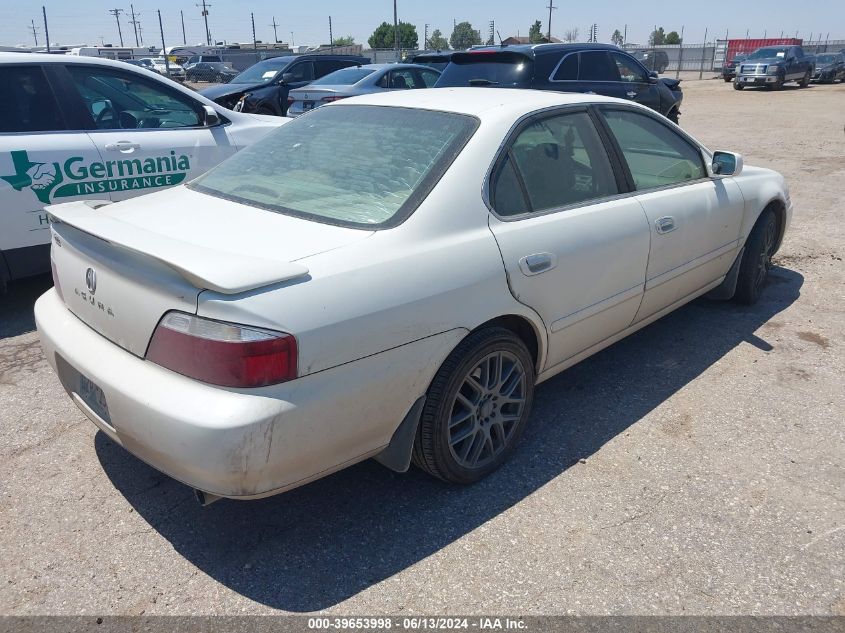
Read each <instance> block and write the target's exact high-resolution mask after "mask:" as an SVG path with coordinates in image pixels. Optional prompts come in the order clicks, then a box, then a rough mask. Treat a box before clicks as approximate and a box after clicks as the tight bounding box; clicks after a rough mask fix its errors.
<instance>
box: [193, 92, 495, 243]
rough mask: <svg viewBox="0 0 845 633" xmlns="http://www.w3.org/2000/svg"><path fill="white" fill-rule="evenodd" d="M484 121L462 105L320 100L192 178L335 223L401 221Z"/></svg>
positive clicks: (251, 201)
mask: <svg viewBox="0 0 845 633" xmlns="http://www.w3.org/2000/svg"><path fill="white" fill-rule="evenodd" d="M477 125H478V123H477V120H476V119H475V118H474V117H470V116H466V115H463V114H454V113H446V112H433V111H429V110H416V109H412V108H398V107H379V106H355V105H353V106H329V107H324V108H319V109H317V110H314V111H313V112H311V113H309V114H308V115H306V116H303V117H299V118H296V119H294V120H293V121H291V122H289V123H286V124H285V125H283V126H281V127H280V128H279V129H278V130H277V131H275V132H273V133H272V134H270V135H268V136H267V137H265V138H264V139H262V140H261V141H259V142H258V143H255V144H254V145H251V146H250V147H247V148H246V149H243V150H241V151H240V152H238V153H237V154H235V155H234V156H232V157H231V158H229V159H228V160H225V161H223V162H222V163H220V165H218V166H217V167H215V168H214V169H212V170H211V171H209V172H207V173H206V174H205V175H204V176H200V177H199V178H198V179H197V180H195V181H194V182H193V183H191V185H189V186H190V187H191V188H194V189H196V190H197V191H201V192H203V193H207V194H209V195H212V196H218V197H221V198H225V199H227V200H234V201H235V202H241V203H243V204H247V205H250V206H254V207H259V208H262V209H266V210H268V211H272V212H275V213H283V214H286V215H295V216H299V217H304V218H306V219H312V220H317V221H319V222H326V223H329V224H339V225H342V226H354V227H361V228H364V227H366V228H372V227H378V226H380V227H387V226H393V225H395V224H398V223H399V222H401V221H402V220H403V219H404V218H405V217H407V216H408V215H409V214H410V213H412V212H413V210H414V209H415V208H416V207H417V205H419V203H420V202H422V200H424V199H425V197H426V196H427V195H428V193H429V191H430V190H431V188H432V187H433V186H434V184H435V183H436V182H437V180H439V178H440V177H441V176H442V175H443V173H444V172H445V171H446V169H447V168H448V167H449V165H450V164H451V162H452V160H454V158H455V157H456V156H457V155H458V153H460V151H461V149H462V148H463V145H464V143H466V141H467V140H468V139H469V137H470V136H471V135H472V133H473V132H474V131H475V128H476V127H477Z"/></svg>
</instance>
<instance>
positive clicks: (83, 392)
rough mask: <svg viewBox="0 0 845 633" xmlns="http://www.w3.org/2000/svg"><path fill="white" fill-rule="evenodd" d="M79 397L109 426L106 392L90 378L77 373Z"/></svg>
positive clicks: (109, 417) (109, 418)
mask: <svg viewBox="0 0 845 633" xmlns="http://www.w3.org/2000/svg"><path fill="white" fill-rule="evenodd" d="M79 397H80V398H82V401H83V402H84V403H85V404H87V405H88V406H89V407H90V408H91V410H92V411H93V412H94V413H96V414H97V415H98V416H99V417H100V418H102V420H103V421H104V422H106V423H107V424H108V425H110V426H111V416H109V405H108V403H107V402H106V394H104V393H103V390H102V389H100V388H99V387H98V386H97V385H96V383H94V381H93V380H90V379H88V378H86V377H85V376H83V375H82V374H80V375H79Z"/></svg>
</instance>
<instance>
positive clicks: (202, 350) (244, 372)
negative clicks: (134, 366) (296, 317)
mask: <svg viewBox="0 0 845 633" xmlns="http://www.w3.org/2000/svg"><path fill="white" fill-rule="evenodd" d="M296 356H297V348H296V339H295V338H294V337H293V336H291V335H290V334H285V333H284V332H273V331H270V330H262V329H258V328H253V327H248V326H244V325H237V324H235V323H224V322H222V321H212V320H211V319H204V318H202V317H197V316H194V315H192V314H186V313H184V312H168V313H167V314H165V315H164V317H163V318H162V319H161V321H160V322H159V324H158V326H157V327H156V330H155V332H154V333H153V339H152V341H150V346H149V349H148V350H147V360H149V361H152V362H154V363H156V364H157V365H161V366H162V367H166V368H167V369H170V370H173V371H175V372H177V373H179V374H182V375H184V376H188V377H189V378H195V379H196V380H200V381H202V382H207V383H210V384H212V385H220V386H221V387H264V386H266V385H274V384H277V383H280V382H285V381H287V380H292V379H294V378H296Z"/></svg>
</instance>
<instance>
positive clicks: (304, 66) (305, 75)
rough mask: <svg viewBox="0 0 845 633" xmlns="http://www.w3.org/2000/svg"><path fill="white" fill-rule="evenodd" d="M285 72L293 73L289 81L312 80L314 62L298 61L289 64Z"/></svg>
mask: <svg viewBox="0 0 845 633" xmlns="http://www.w3.org/2000/svg"><path fill="white" fill-rule="evenodd" d="M285 73H290V74H291V75H293V77H291V78H290V79H289V81H290V83H296V82H298V81H312V80H313V79H314V62H299V63H297V64H291V65H290V66H289V67H288V68H286V69H285Z"/></svg>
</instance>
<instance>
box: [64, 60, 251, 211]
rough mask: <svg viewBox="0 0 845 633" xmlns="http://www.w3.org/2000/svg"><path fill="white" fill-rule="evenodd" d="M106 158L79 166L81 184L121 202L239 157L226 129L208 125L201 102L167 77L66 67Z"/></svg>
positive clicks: (93, 137)
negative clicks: (229, 158)
mask: <svg viewBox="0 0 845 633" xmlns="http://www.w3.org/2000/svg"><path fill="white" fill-rule="evenodd" d="M65 68H66V71H67V73H68V74H69V76H70V81H71V82H72V84H73V86H74V87H75V89H76V90H77V91H78V93H79V95H80V96H81V98H82V100H83V103H84V107H85V115H86V116H87V117H88V127H89V128H90V129H89V131H88V134H89V136H90V137H91V140H93V141H94V144H95V145H96V146H97V149H98V150H99V153H100V155H101V156H102V161H101V162H98V163H96V164H85V163H84V162H83V161H79V163H78V164H75V165H74V169H75V171H76V174H77V175H76V180H77V181H78V182H77V186H78V187H79V188H80V189H84V190H86V191H92V192H96V193H108V194H109V195H110V196H111V199H112V200H123V199H125V198H130V197H134V196H137V195H139V194H141V193H146V192H147V191H152V190H155V189H159V188H162V187H170V186H173V185H177V184H179V183H182V182H186V181H188V180H190V179H191V178H194V177H196V176H198V175H200V174H201V173H203V172H205V171H207V170H208V169H210V168H211V167H213V166H214V165H216V164H217V163H219V162H220V161H222V160H223V159H224V158H227V157H228V156H230V155H231V154H234V153H235V151H236V147H235V145H234V143H232V141H231V139H230V138H229V136H228V134H227V131H226V126H224V125H216V126H213V127H207V126H206V125H205V124H204V122H203V121H204V113H203V110H202V104H201V103H200V102H198V101H195V100H194V99H192V98H191V97H189V96H188V95H186V94H183V93H182V92H180V91H178V90H174V89H173V88H171V87H170V86H168V85H167V84H166V83H165V82H164V81H156V80H155V79H151V78H148V77H144V76H142V75H141V74H140V73H133V72H127V71H123V70H118V69H112V68H107V67H103V66H99V65H96V66H95V65H91V66H89V65H83V64H68V65H67V66H66V67H65Z"/></svg>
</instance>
